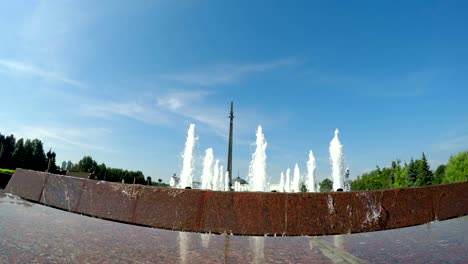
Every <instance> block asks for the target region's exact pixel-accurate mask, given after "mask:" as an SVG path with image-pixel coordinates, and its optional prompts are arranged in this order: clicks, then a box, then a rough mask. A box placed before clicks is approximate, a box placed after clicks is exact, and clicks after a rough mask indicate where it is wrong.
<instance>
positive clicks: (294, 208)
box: [6, 169, 468, 235]
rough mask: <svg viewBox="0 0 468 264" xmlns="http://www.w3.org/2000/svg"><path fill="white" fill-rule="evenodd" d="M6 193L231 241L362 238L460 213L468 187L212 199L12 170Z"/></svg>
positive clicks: (465, 210) (467, 207) (467, 205)
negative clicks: (219, 235) (248, 237)
mask: <svg viewBox="0 0 468 264" xmlns="http://www.w3.org/2000/svg"><path fill="white" fill-rule="evenodd" d="M44 186H45V187H44ZM43 190H44V191H43ZM6 191H7V192H11V193H13V194H16V195H18V196H20V197H23V198H26V199H29V200H33V201H40V202H41V203H45V204H47V205H51V206H55V207H59V208H63V209H66V210H70V211H76V212H78V213H82V214H87V215H92V216H96V217H100V218H106V219H111V220H116V221H122V222H128V223H135V224H140V225H147V226H153V227H159V228H167V229H174V230H184V231H196V232H213V233H229V234H230V233H232V234H239V235H264V234H269V235H274V234H277V235H280V234H287V235H323V234H339V233H357V232H368V231H376V230H384V229H391V228H398V227H405V226H411V225H417V224H423V223H427V222H430V221H433V220H435V219H438V220H444V219H448V218H453V217H457V216H462V215H466V214H468V197H467V196H466V192H467V191H468V182H465V183H455V184H446V185H439V186H429V187H420V188H404V189H392V190H380V191H360V192H332V193H289V194H288V193H259V192H217V191H205V190H185V189H184V190H183V189H174V188H159V187H150V186H141V185H128V184H120V183H110V182H100V181H94V180H83V179H76V178H72V177H64V176H59V175H49V174H47V173H43V172H35V171H29V170H23V169H18V170H17V171H16V172H15V174H14V175H13V177H12V179H11V180H10V182H9V184H8V186H7V189H6ZM41 193H42V197H41Z"/></svg>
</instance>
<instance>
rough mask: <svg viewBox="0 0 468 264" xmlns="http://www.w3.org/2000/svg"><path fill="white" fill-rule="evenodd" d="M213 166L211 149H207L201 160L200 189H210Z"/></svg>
mask: <svg viewBox="0 0 468 264" xmlns="http://www.w3.org/2000/svg"><path fill="white" fill-rule="evenodd" d="M213 165H214V155H213V149H212V148H209V149H207V150H206V151H205V158H204V159H203V172H202V176H201V183H202V186H201V188H202V189H205V190H207V189H212V188H213V186H212V182H211V180H212V178H213Z"/></svg>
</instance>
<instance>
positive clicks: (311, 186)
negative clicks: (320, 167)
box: [307, 150, 316, 192]
mask: <svg viewBox="0 0 468 264" xmlns="http://www.w3.org/2000/svg"><path fill="white" fill-rule="evenodd" d="M315 168H316V163H315V156H314V153H313V152H312V150H311V151H309V160H308V161H307V190H308V191H309V192H316V190H315Z"/></svg>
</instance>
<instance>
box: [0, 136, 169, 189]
mask: <svg viewBox="0 0 468 264" xmlns="http://www.w3.org/2000/svg"><path fill="white" fill-rule="evenodd" d="M55 158H56V154H55V152H53V151H52V150H49V151H48V152H47V153H45V152H44V146H43V143H42V141H41V140H39V139H37V138H36V139H33V140H31V139H26V140H24V139H23V138H20V139H18V140H16V138H15V136H14V135H13V134H12V135H9V136H6V135H2V134H1V133H0V168H2V169H8V170H14V169H16V168H23V169H29V170H36V171H46V170H48V171H49V172H51V173H59V172H60V171H61V170H67V171H72V172H86V173H90V174H92V175H93V176H95V177H96V179H97V180H105V181H111V182H122V180H123V181H125V182H126V183H136V184H146V183H147V180H148V178H145V175H144V174H143V173H142V172H141V171H129V170H123V169H119V168H111V167H107V166H106V164H104V163H101V164H98V163H97V162H96V161H95V160H94V159H93V158H92V157H91V156H84V157H83V158H82V159H81V160H80V161H79V162H78V163H76V164H73V162H71V161H68V162H65V161H64V162H62V166H61V167H58V166H57V165H56V160H55ZM151 184H152V185H156V186H167V184H165V183H163V182H162V180H161V179H158V181H157V182H152V183H151Z"/></svg>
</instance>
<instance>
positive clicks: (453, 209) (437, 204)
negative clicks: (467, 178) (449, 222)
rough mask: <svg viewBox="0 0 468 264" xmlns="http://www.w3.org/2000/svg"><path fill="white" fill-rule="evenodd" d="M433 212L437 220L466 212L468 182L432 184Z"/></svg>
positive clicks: (467, 211)
mask: <svg viewBox="0 0 468 264" xmlns="http://www.w3.org/2000/svg"><path fill="white" fill-rule="evenodd" d="M433 188H434V189H436V190H437V193H436V195H435V197H434V198H435V199H434V213H435V217H436V219H438V220H444V219H449V218H454V217H457V216H461V215H466V214H468V195H467V192H468V182H461V183H453V184H444V185H439V186H434V187H433Z"/></svg>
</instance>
